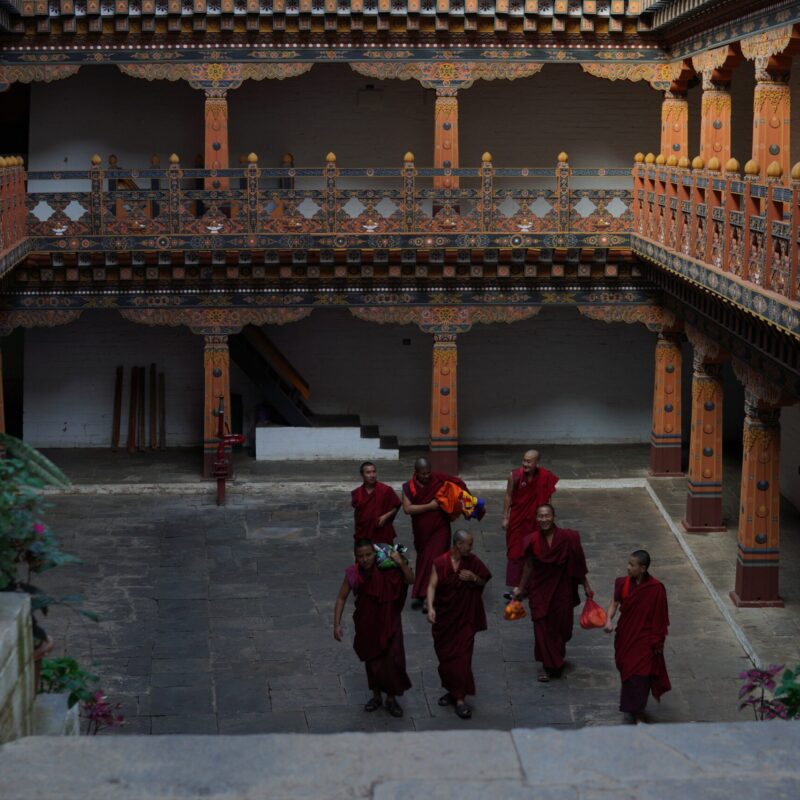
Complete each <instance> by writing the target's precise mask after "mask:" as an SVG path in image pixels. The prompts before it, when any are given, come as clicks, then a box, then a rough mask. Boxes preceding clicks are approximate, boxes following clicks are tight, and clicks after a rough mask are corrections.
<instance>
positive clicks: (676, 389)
mask: <svg viewBox="0 0 800 800" xmlns="http://www.w3.org/2000/svg"><path fill="white" fill-rule="evenodd" d="M655 358H656V370H655V385H654V388H653V422H652V428H651V431H650V472H651V474H652V475H656V476H665V475H669V476H673V477H674V476H676V475H680V474H681V345H680V334H675V333H660V334H659V335H658V340H657V341H656V353H655Z"/></svg>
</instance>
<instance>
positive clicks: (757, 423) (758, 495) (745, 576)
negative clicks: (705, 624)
mask: <svg viewBox="0 0 800 800" xmlns="http://www.w3.org/2000/svg"><path fill="white" fill-rule="evenodd" d="M779 419H780V408H776V407H765V406H763V405H760V404H759V401H758V399H756V398H753V397H752V395H750V394H749V393H748V392H747V391H745V419H744V447H743V454H742V488H741V497H740V500H739V542H738V550H737V554H736V589H735V590H734V591H733V592H731V599H732V600H733V602H734V603H735V604H736V605H737V606H745V607H753V606H755V607H758V606H780V607H782V606H783V600H781V598H780V596H779V595H778V570H779V564H778V562H779V548H780V501H781V494H780V483H779V474H780V438H781V437H780V422H779Z"/></svg>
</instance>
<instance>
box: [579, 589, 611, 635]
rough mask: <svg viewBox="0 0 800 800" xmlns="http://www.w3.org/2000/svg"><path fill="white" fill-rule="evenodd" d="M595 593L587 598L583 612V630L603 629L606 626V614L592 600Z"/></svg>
mask: <svg viewBox="0 0 800 800" xmlns="http://www.w3.org/2000/svg"><path fill="white" fill-rule="evenodd" d="M593 597H594V592H592V593H591V594H589V595H587V596H586V602H585V603H584V604H583V611H581V628H587V629H588V628H602V627H603V626H604V625H605V624H606V612H605V611H604V610H603V607H602V606H599V605H597V603H595V601H594V600H592V598H593Z"/></svg>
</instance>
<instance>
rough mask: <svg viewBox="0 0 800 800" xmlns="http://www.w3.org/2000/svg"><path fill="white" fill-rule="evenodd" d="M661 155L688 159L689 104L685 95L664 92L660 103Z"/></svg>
mask: <svg viewBox="0 0 800 800" xmlns="http://www.w3.org/2000/svg"><path fill="white" fill-rule="evenodd" d="M661 155H663V156H664V158H669V157H670V156H675V158H681V157H682V156H686V157H687V158H689V103H688V101H687V100H686V95H680V94H676V93H674V92H664V100H663V101H662V103H661Z"/></svg>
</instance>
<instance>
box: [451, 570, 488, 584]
mask: <svg viewBox="0 0 800 800" xmlns="http://www.w3.org/2000/svg"><path fill="white" fill-rule="evenodd" d="M458 577H459V580H462V581H466V582H467V583H474V584H475V585H476V586H477V587H478V588H481V587H482V586H486V581H485V580H484V579H483V578H481V577H479V576H478V575H476V574H475V573H474V572H473V571H472V570H471V569H462V570H460V571H459V573H458Z"/></svg>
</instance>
